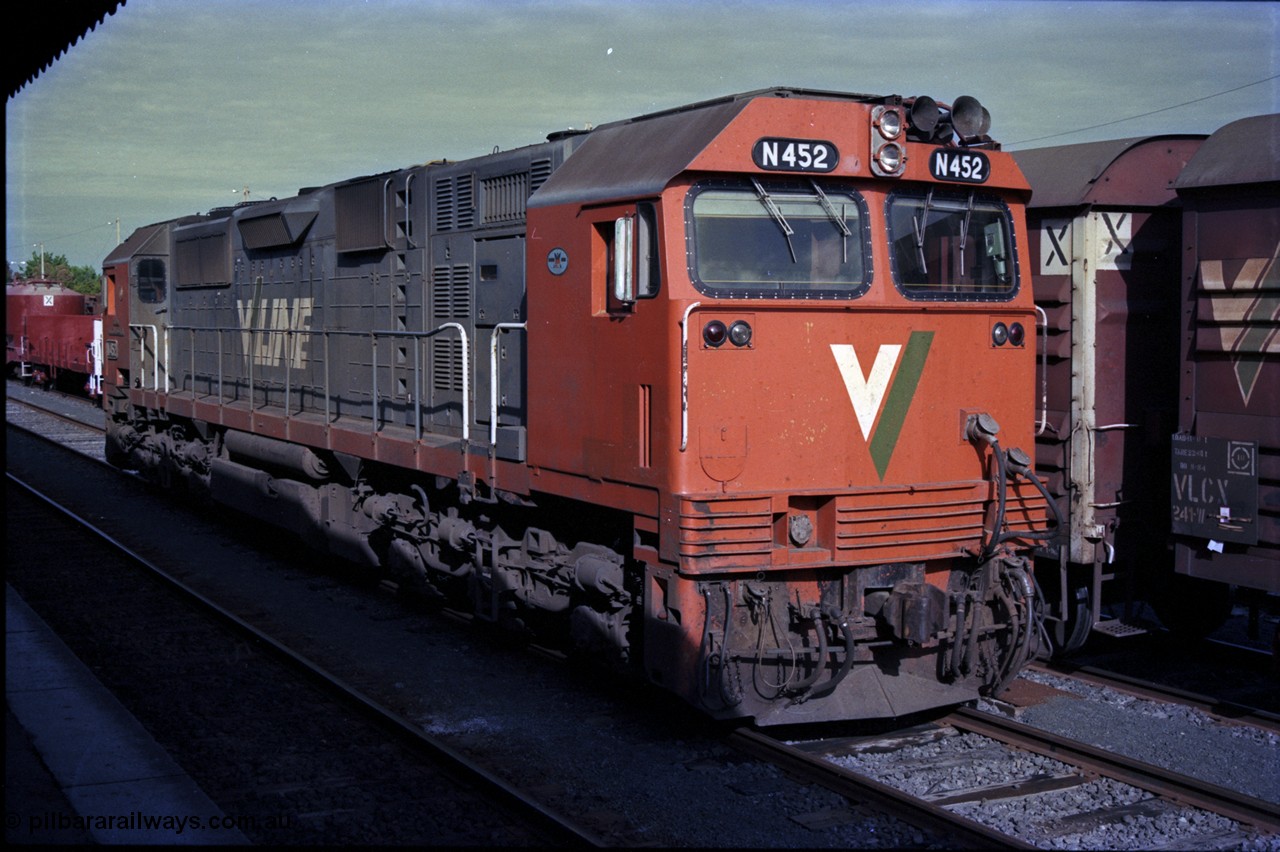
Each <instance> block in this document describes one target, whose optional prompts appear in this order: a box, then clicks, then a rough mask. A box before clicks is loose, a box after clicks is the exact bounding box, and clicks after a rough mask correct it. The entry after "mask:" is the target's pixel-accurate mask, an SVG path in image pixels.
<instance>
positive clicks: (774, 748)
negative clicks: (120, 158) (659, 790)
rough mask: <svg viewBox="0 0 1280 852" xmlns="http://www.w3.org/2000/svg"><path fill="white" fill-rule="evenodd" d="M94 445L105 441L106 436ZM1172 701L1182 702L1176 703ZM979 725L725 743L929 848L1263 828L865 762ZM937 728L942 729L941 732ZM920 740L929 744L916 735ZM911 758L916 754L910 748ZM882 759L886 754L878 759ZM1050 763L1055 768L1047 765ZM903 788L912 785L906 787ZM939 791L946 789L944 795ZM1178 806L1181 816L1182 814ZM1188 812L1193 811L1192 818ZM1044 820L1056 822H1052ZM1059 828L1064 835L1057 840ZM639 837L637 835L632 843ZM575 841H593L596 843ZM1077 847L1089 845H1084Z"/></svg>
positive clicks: (1051, 787)
mask: <svg viewBox="0 0 1280 852" xmlns="http://www.w3.org/2000/svg"><path fill="white" fill-rule="evenodd" d="M13 406H14V402H13V401H12V400H10V408H9V410H10V413H11V417H10V419H11V421H12V420H13V419H14V418H13V411H14V408H13ZM68 428H70V427H68ZM94 440H96V441H97V442H98V443H99V444H100V442H101V439H100V433H98V435H97V437H96V438H95V439H94ZM64 443H66V441H64ZM71 443H75V442H74V441H72V442H71ZM1165 700H1168V698H1166V699H1165ZM1174 700H1177V699H1176V697H1175V698H1174ZM1231 712H1232V713H1235V718H1237V719H1240V718H1241V713H1240V711H1239V710H1237V709H1235V708H1231ZM980 724H981V725H990V724H994V723H991V722H986V721H983V720H977V719H974V720H969V721H965V720H964V719H963V717H959V716H958V717H956V718H955V719H952V720H948V722H947V726H946V727H941V726H940V725H933V726H930V727H931V730H927V731H914V732H907V733H905V734H902V735H901V736H898V737H896V738H893V739H892V740H891V741H890V740H886V738H883V737H881V738H875V739H866V738H860V739H858V740H850V739H848V738H829V739H824V740H820V741H812V742H807V743H806V742H796V743H790V744H787V743H779V742H778V741H777V740H774V739H773V738H772V737H770V736H766V735H763V734H760V733H758V732H750V731H739V732H735V733H734V734H733V735H732V736H731V737H730V740H729V743H730V744H731V745H733V746H734V747H736V748H739V749H742V750H744V751H746V752H747V753H749V754H751V755H753V756H755V757H758V758H760V759H762V760H766V761H768V762H770V763H772V764H773V765H776V766H778V767H781V768H782V769H783V770H784V771H785V772H786V773H787V774H788V775H792V776H795V777H798V778H802V779H803V780H804V781H805V782H808V783H815V784H819V785H821V786H822V787H824V788H826V789H829V790H832V791H834V792H836V793H837V794H838V795H839V796H841V797H843V798H844V799H846V800H848V801H850V802H853V803H857V804H856V805H855V808H857V807H862V808H867V809H870V810H873V811H879V812H882V813H893V814H895V815H897V814H902V815H903V818H904V819H905V820H906V821H907V822H909V823H911V824H913V825H918V826H921V827H922V829H923V830H925V831H926V832H928V834H927V835H925V838H926V841H925V842H929V841H928V840H927V838H928V836H930V835H932V836H936V837H939V838H945V841H943V842H944V843H945V844H947V845H956V846H962V847H964V846H977V847H991V846H1002V847H1010V848H1024V847H1027V846H1035V845H1044V844H1045V843H1046V842H1048V839H1049V838H1051V837H1065V836H1074V837H1080V836H1084V835H1085V834H1088V832H1093V833H1094V834H1097V833H1098V832H1103V833H1104V834H1105V831H1106V828H1105V826H1106V825H1108V824H1107V823H1106V822H1105V820H1106V819H1108V818H1111V817H1114V818H1115V819H1117V820H1119V821H1121V823H1123V822H1124V820H1125V819H1126V818H1128V819H1129V820H1142V819H1173V820H1174V821H1175V822H1176V821H1177V820H1178V819H1186V820H1187V822H1188V824H1191V825H1193V826H1196V827H1197V828H1199V827H1205V828H1206V831H1204V832H1201V833H1200V834H1198V835H1197V837H1198V838H1199V839H1197V840H1196V842H1197V843H1202V844H1203V845H1204V848H1234V847H1235V846H1237V845H1239V844H1241V843H1248V842H1254V840H1253V839H1256V838H1257V837H1258V833H1257V832H1253V833H1250V831H1249V830H1248V829H1247V828H1241V827H1240V825H1238V824H1227V823H1225V822H1217V821H1216V820H1217V818H1216V817H1212V818H1210V817H1204V816H1202V815H1200V813H1201V812H1197V811H1191V810H1188V809H1185V808H1183V806H1182V805H1181V804H1178V803H1179V802H1182V801H1183V800H1184V799H1185V798H1186V794H1185V793H1184V792H1182V791H1180V790H1177V791H1167V790H1166V791H1165V792H1164V793H1161V794H1159V795H1151V794H1149V793H1144V792H1142V791H1141V789H1140V788H1141V784H1139V785H1138V786H1137V787H1133V788H1132V789H1133V790H1136V791H1137V792H1128V791H1127V790H1126V791H1124V792H1122V793H1120V794H1116V795H1112V794H1107V795H1108V796H1110V798H1109V799H1107V801H1110V802H1111V803H1110V804H1109V805H1107V806H1105V807H1103V808H1101V809H1099V808H1096V807H1092V808H1091V807H1089V806H1079V805H1077V806H1076V807H1075V810H1074V811H1072V812H1071V813H1068V814H1064V815H1063V816H1062V817H1060V818H1057V824H1056V826H1055V825H1053V824H1050V825H1047V826H1037V827H1034V828H1026V829H1024V830H1023V831H1022V832H1021V833H1019V832H1018V831H1012V832H1011V831H1010V830H1008V828H1007V827H1005V826H1001V825H1000V824H999V820H996V821H995V824H984V823H983V822H982V821H981V817H982V816H984V815H989V814H990V813H999V812H1001V811H1008V810H1011V809H1013V808H1015V807H1016V805H1015V804H1014V803H1017V802H1020V801H1025V800H1027V799H1028V798H1029V797H1032V796H1047V795H1051V794H1053V793H1055V792H1056V793H1059V794H1060V795H1069V793H1070V791H1075V792H1076V793H1077V794H1079V793H1081V791H1085V792H1084V794H1085V795H1086V796H1088V795H1096V793H1095V792H1093V791H1091V790H1089V788H1088V787H1087V785H1090V784H1094V785H1097V784H1099V783H1101V782H1100V780H1099V779H1101V778H1104V777H1106V776H1107V771H1105V770H1102V769H1098V768H1096V767H1086V766H1083V765H1082V766H1081V767H1073V766H1072V765H1071V762H1070V761H1063V760H1062V759H1061V758H1063V756H1064V754H1063V746H1061V745H1059V744H1055V745H1053V746H1051V747H1043V748H1048V751H1049V755H1048V756H1046V757H1043V758H1040V759H1041V760H1044V761H1050V760H1051V761H1053V764H1047V763H1044V764H1040V765H1039V766H1038V768H1033V771H1031V772H1030V773H1029V774H1027V773H1025V772H1024V775H1023V776H1021V777H1016V776H1014V775H1012V774H1011V775H1009V776H1008V777H1004V778H998V777H995V776H994V775H993V777H992V779H991V780H990V781H988V782H987V783H986V784H985V785H982V786H981V787H978V788H975V787H969V788H965V789H959V788H951V787H948V786H947V784H946V782H945V781H935V782H931V783H932V786H934V787H935V788H936V789H934V791H933V792H932V793H929V794H926V795H920V794H919V793H918V792H915V791H913V790H912V789H901V788H900V787H898V786H895V785H894V784H892V783H888V782H887V781H886V780H884V779H886V778H890V777H892V776H893V772H892V771H885V770H884V768H883V767H881V766H872V767H871V768H870V770H868V769H867V767H866V766H864V765H863V764H864V763H866V761H867V756H868V755H880V754H887V753H890V752H891V751H893V750H895V749H897V750H903V749H912V748H915V749H921V748H925V749H927V748H929V747H930V745H929V744H930V743H934V744H936V743H938V742H948V741H951V742H956V743H958V742H961V741H968V742H970V743H971V742H973V741H974V740H973V738H975V737H982V738H987V737H990V736H992V734H991V733H990V731H982V732H979V731H976V730H973V729H974V728H975V727H979V726H980ZM939 731H941V732H943V733H941V734H940V733H939ZM920 737H923V739H919V738H920ZM894 744H897V745H894ZM1020 748H1023V749H1027V748H1030V746H1026V745H1024V746H1021V747H1020ZM988 749H989V747H988V746H982V747H972V746H971V747H967V748H966V749H965V750H964V751H962V752H961V753H960V755H959V756H957V757H955V758H953V759H955V760H968V761H969V762H974V761H976V760H985V759H988V758H989V757H990V755H989V754H988V753H987V752H988ZM905 753H906V754H908V755H910V752H905ZM905 759H906V760H915V761H916V762H917V764H916V765H913V768H912V769H911V770H910V773H909V774H910V775H911V776H912V777H913V779H914V780H913V783H919V779H920V778H922V777H924V771H925V770H926V769H928V768H929V766H928V764H929V763H931V762H934V763H936V762H937V761H929V760H928V759H924V761H923V764H920V761H921V760H922V758H920V757H919V756H914V757H911V756H908V757H907V758H905ZM876 760H883V758H876ZM1049 766H1051V767H1052V768H1046V767H1049ZM866 771H872V772H875V773H876V775H877V779H879V780H877V779H872V778H870V777H869V776H867V775H866V774H865V772H866ZM1108 783H1109V784H1110V785H1111V786H1113V787H1116V788H1117V789H1118V788H1120V787H1126V788H1128V787H1129V786H1130V785H1127V784H1125V785H1121V784H1120V782H1115V781H1112V782H1108ZM907 786H908V787H910V785H907ZM939 791H941V792H942V794H941V795H939ZM1064 791H1065V792H1064ZM1077 798H1078V796H1077ZM1103 798H1106V797H1103ZM1180 808H1182V810H1179V809H1180ZM835 810H837V811H838V810H841V808H840V807H839V806H837V807H836V808H835ZM846 810H847V808H846ZM1259 813H1260V814H1261V815H1260V816H1259V815H1258V814H1259ZM1182 814H1189V816H1184V815H1182ZM1171 815H1176V816H1171ZM809 819H812V820H815V821H820V820H821V819H823V811H822V810H821V809H819V810H817V811H816V812H815V813H813V814H811V815H810V816H809ZM1235 819H1237V820H1243V821H1244V822H1245V823H1246V824H1247V823H1249V822H1251V821H1252V822H1253V823H1254V824H1255V825H1262V826H1263V827H1264V831H1270V832H1272V833H1274V832H1275V831H1277V830H1278V829H1277V828H1276V825H1275V806H1274V805H1268V804H1267V803H1263V805H1262V807H1261V809H1260V810H1259V811H1257V812H1248V811H1246V812H1242V813H1237V815H1236V817H1235ZM1048 822H1049V823H1053V822H1054V820H1049V821H1048ZM1055 831H1057V832H1058V833H1057V834H1056V835H1055V834H1054V832H1055ZM588 833H589V832H588ZM633 841H634V838H632V842H633ZM573 842H579V843H581V842H587V843H589V842H591V841H589V840H586V841H573ZM1272 842H1274V838H1273V839H1272ZM1105 845H1106V846H1108V847H1111V846H1116V845H1118V844H1116V843H1114V842H1109V843H1106V844H1105ZM1080 848H1091V847H1089V846H1088V843H1087V841H1086V842H1085V844H1084V845H1083V846H1081V847H1080Z"/></svg>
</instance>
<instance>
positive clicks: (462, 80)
mask: <svg viewBox="0 0 1280 852" xmlns="http://www.w3.org/2000/svg"><path fill="white" fill-rule="evenodd" d="M771 86H794V87H803V88H812V89H826V90H836V91H848V92H862V93H868V94H877V95H888V94H899V95H903V96H912V95H929V96H930V97H932V98H934V99H935V100H938V101H942V102H946V103H949V102H951V101H953V100H954V99H955V98H956V97H958V96H960V95H971V96H974V97H976V98H978V99H979V100H980V101H981V102H982V103H983V104H984V105H985V106H986V107H987V108H988V110H989V111H990V113H991V116H992V126H991V136H992V137H993V138H994V139H996V140H997V141H999V142H1001V143H1002V144H1003V145H1004V147H1005V149H1006V150H1012V151H1017V150H1023V149H1026V148H1032V147H1040V146H1045V145H1062V144H1068V143H1076V142H1088V141H1096V140H1099V139H1116V138H1124V137H1134V136H1145V135H1152V134H1161V133H1211V132H1212V131H1214V130H1216V129H1217V128H1218V127H1221V126H1222V125H1224V124H1226V123H1228V122H1230V121H1234V120H1236V119H1238V118H1243V117H1246V116H1251V115H1259V114H1262V113H1273V112H1280V3H1275V2H1247V3H1232V2H1155V0H1138V2H1126V1H1125V0H1100V1H1099V0H1095V1H1094V2H1068V0H899V1H898V2H894V3H888V2H884V0H127V2H126V3H125V5H123V6H122V7H120V9H119V10H118V11H117V12H116V13H115V14H114V15H111V16H110V17H108V18H107V19H106V20H105V21H104V22H102V23H100V24H99V25H98V26H97V27H96V28H94V29H93V30H92V31H90V32H89V33H87V34H86V35H85V36H84V37H83V38H82V39H80V40H79V41H78V42H77V43H76V44H75V45H74V46H73V47H71V48H70V49H69V50H68V51H67V52H66V53H65V54H64V55H63V56H62V57H61V58H59V59H58V60H57V61H56V62H55V63H54V64H53V65H52V66H51V67H50V68H49V69H47V70H46V71H45V72H43V73H42V74H40V75H39V76H38V77H37V78H36V79H35V80H33V81H32V82H30V83H28V84H27V85H26V86H25V87H23V88H22V89H21V90H20V91H19V92H18V93H17V94H16V95H14V96H12V97H10V98H9V99H8V101H7V103H6V105H5V196H6V198H5V250H6V254H7V257H8V259H9V260H10V262H14V261H19V260H26V259H28V258H30V257H31V256H32V253H33V252H35V251H37V250H38V248H37V246H40V245H43V248H44V251H46V252H48V253H49V254H63V255H66V256H67V258H68V260H69V261H70V262H71V263H72V264H73V265H77V266H84V265H88V266H93V267H94V268H100V267H101V264H102V260H103V258H104V257H106V255H107V254H108V253H109V252H110V250H111V249H112V248H113V247H114V246H115V245H116V242H117V237H116V235H117V227H118V228H119V235H120V237H121V238H125V237H128V235H129V234H130V233H131V232H132V231H133V229H135V228H137V227H139V226H141V225H146V224H149V223H153V222H158V221H163V220H165V219H169V218H173V217H175V216H183V215H188V214H192V213H199V212H204V211H207V210H209V209H211V208H214V207H222V206H226V205H229V204H234V203H236V202H239V201H242V200H244V199H245V198H246V197H247V198H248V199H250V200H262V199H267V198H271V197H279V198H284V197H287V196H291V195H293V194H295V193H297V191H298V189H299V188H301V187H304V186H317V185H322V184H326V183H331V182H333V181H337V180H343V179H345V178H349V177H356V176H359V175H366V174H374V173H378V172H382V171H387V170H391V169H396V168H401V167H404V166H409V165H413V164H416V163H422V162H427V161H429V160H436V159H446V158H447V159H454V160H456V159H465V158H467V157H472V156H477V155H480V154H485V153H488V152H490V151H492V150H494V149H495V148H500V149H504V150H505V149H509V148H516V147H519V146H521V145H527V144H531V143H534V142H539V141H541V140H543V139H544V138H545V137H546V135H547V134H548V133H551V132H554V131H556V130H562V129H566V128H569V127H575V128H581V127H585V126H587V125H600V124H604V123H606V122H609V121H614V120H618V119H623V118H627V117H630V116H636V115H642V114H644V113H647V112H652V111H655V110H659V109H667V108H670V107H675V106H679V105H682V104H687V103H693V102H696V101H700V100H706V99H709V98H715V97H719V96H722V95H728V94H733V93H737V92H746V91H752V90H754V89H761V88H767V87H771Z"/></svg>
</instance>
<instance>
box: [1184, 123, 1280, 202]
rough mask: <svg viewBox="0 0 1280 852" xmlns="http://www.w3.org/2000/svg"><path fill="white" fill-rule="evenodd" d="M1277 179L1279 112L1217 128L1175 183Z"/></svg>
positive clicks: (1222, 183)
mask: <svg viewBox="0 0 1280 852" xmlns="http://www.w3.org/2000/svg"><path fill="white" fill-rule="evenodd" d="M1278 180H1280V113H1272V114H1271V115H1255V116H1253V117H1251V118H1242V119H1240V120H1239V121H1233V122H1231V123H1230V124H1224V125H1223V126H1222V127H1220V128H1218V130H1216V131H1215V132H1214V133H1213V135H1212V136H1210V137H1209V138H1208V139H1207V140H1206V141H1205V143H1204V144H1203V145H1202V146H1200V150H1199V151H1198V152H1196V155H1195V156H1194V157H1192V158H1191V162H1190V163H1188V164H1187V167H1186V169H1184V170H1183V172H1182V174H1181V176H1179V178H1178V181H1177V183H1176V184H1175V186H1176V187H1177V188H1178V189H1179V190H1182V189H1196V188H1200V187H1210V186H1227V185H1232V184H1246V183H1267V182H1270V181H1278Z"/></svg>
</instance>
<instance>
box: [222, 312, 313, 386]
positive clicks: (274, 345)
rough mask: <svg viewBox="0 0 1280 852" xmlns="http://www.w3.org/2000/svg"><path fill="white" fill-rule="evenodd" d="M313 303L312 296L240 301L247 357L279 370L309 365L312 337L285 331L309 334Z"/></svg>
mask: <svg viewBox="0 0 1280 852" xmlns="http://www.w3.org/2000/svg"><path fill="white" fill-rule="evenodd" d="M313 303H314V300H313V299H312V298H311V297H309V296H308V297H303V298H293V299H262V300H253V301H245V300H240V301H237V302H236V312H237V313H238V314H239V317H240V342H241V345H242V346H243V347H244V350H243V351H244V352H245V354H247V355H248V356H249V357H250V358H251V359H252V360H253V363H254V364H256V365H258V366H260V367H279V366H281V365H282V364H283V365H284V366H287V367H291V368H293V369H295V370H301V369H302V368H303V367H304V366H306V363H307V344H308V342H309V339H310V335H307V334H293V335H290V334H285V332H288V331H294V332H299V331H300V332H306V331H308V330H309V329H310V327H311V311H312V306H313ZM255 332H256V335H255ZM255 336H256V340H255Z"/></svg>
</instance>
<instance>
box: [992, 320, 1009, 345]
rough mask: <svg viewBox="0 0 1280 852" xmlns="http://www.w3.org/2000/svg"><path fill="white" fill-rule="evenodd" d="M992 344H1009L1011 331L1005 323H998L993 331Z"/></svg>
mask: <svg viewBox="0 0 1280 852" xmlns="http://www.w3.org/2000/svg"><path fill="white" fill-rule="evenodd" d="M991 342H992V343H994V344H995V345H996V346H1004V345H1005V344H1006V343H1007V342H1009V329H1008V327H1006V326H1005V324H1004V323H1002V322H998V323H996V325H995V328H993V329H991Z"/></svg>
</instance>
